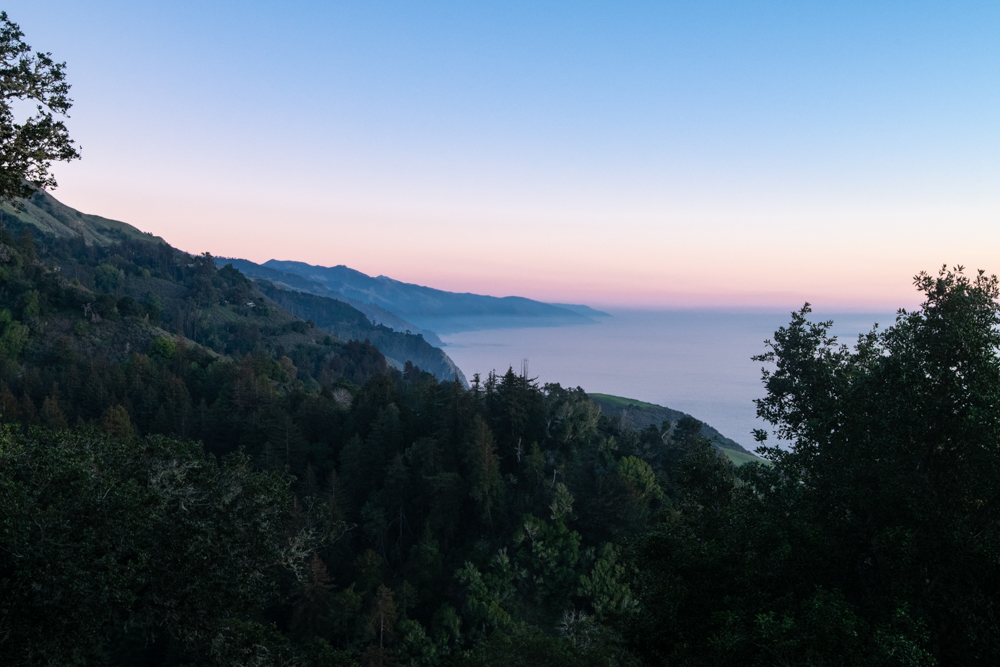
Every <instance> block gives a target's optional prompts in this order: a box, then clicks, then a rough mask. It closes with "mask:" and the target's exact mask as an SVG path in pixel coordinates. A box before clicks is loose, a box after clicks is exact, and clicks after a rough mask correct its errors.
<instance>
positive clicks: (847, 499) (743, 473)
mask: <svg viewBox="0 0 1000 667" xmlns="http://www.w3.org/2000/svg"><path fill="white" fill-rule="evenodd" d="M915 285H916V286H917V288H918V289H919V290H920V291H922V292H923V293H924V295H925V301H924V303H923V304H922V305H921V307H920V309H919V310H917V311H915V312H906V311H902V310H901V311H899V314H898V316H897V318H896V322H895V324H894V325H893V326H891V327H889V328H887V329H885V330H879V329H877V328H876V329H874V330H872V331H871V332H870V333H868V334H867V335H864V336H862V337H860V340H859V342H858V344H857V346H856V347H855V348H854V349H853V350H851V349H848V348H847V347H845V346H841V345H839V344H838V343H837V341H836V339H835V338H834V337H832V336H831V335H830V334H829V330H830V326H831V324H832V323H831V322H812V321H810V320H809V319H808V315H809V312H810V309H809V307H808V304H807V305H806V306H805V307H804V308H802V309H801V310H800V311H799V312H797V313H794V314H793V316H792V321H791V323H790V325H789V326H788V327H785V328H782V329H780V330H779V331H778V332H776V334H775V336H774V340H773V341H771V342H768V343H767V345H768V347H769V350H768V351H767V352H766V353H765V354H763V355H761V356H759V357H757V360H759V361H762V362H765V363H768V364H772V368H771V369H770V370H766V371H765V372H764V384H765V388H766V390H767V394H766V396H765V397H764V398H763V399H760V400H759V401H758V403H757V409H758V415H759V416H760V417H762V418H763V419H764V420H766V421H767V422H769V423H770V424H771V425H772V427H773V432H774V433H775V434H776V435H777V436H778V437H779V439H780V440H781V441H782V443H783V444H782V446H780V447H762V448H761V449H759V450H758V452H760V453H761V454H762V455H764V456H765V457H766V458H768V459H770V461H771V462H772V464H773V465H772V466H770V467H766V466H762V465H749V466H745V467H742V468H740V469H739V470H738V473H737V474H738V476H739V477H740V478H741V480H742V482H743V483H742V484H737V485H735V486H730V487H728V490H726V488H727V487H725V486H719V485H712V484H706V483H705V481H704V477H703V476H701V479H702V481H701V482H698V484H697V485H698V486H699V487H700V488H701V489H702V491H701V492H700V493H701V495H702V498H701V499H699V500H697V502H691V501H688V500H685V501H683V502H682V503H680V511H679V512H676V513H671V514H670V515H669V516H668V517H666V518H665V519H664V522H663V523H662V524H661V525H660V527H659V528H658V529H657V530H656V531H655V532H654V533H652V534H651V535H650V536H648V537H647V539H646V541H645V544H644V546H643V547H642V548H641V549H640V550H639V551H638V559H637V562H638V564H639V565H640V566H641V568H642V570H643V576H642V577H640V584H641V587H642V589H643V592H642V595H641V598H642V600H643V601H644V603H645V604H644V607H643V612H642V614H643V615H644V616H639V618H638V622H637V623H636V624H635V627H634V631H635V634H634V636H635V637H636V638H637V642H638V643H639V644H641V645H642V648H643V651H644V652H646V653H647V655H648V656H650V657H653V656H655V657H656V658H657V659H661V660H663V659H666V660H671V659H672V660H674V661H676V662H678V663H684V664H702V663H703V664H740V665H754V664H776V663H780V664H815V665H821V664H824V665H833V664H907V665H932V664H995V663H996V662H997V661H1000V631H998V629H997V628H998V626H997V624H996V617H997V612H998V610H997V607H996V602H995V601H996V600H997V599H998V595H1000V562H998V561H997V559H996V557H995V554H996V553H997V552H998V550H1000V411H998V407H1000V355H998V349H1000V331H998V326H1000V305H998V302H997V299H998V297H1000V289H998V283H997V279H996V278H995V277H988V276H986V275H985V274H983V273H982V272H980V273H979V274H978V275H976V276H975V277H973V278H969V277H968V276H966V275H965V274H964V273H963V270H962V268H961V267H958V268H956V269H954V270H951V271H949V270H946V269H942V270H941V272H940V273H939V274H938V275H937V276H936V277H934V276H929V275H927V274H924V273H922V274H920V275H918V276H916V278H915ZM766 435H767V434H766V433H764V432H758V438H759V440H760V441H762V442H763V441H764V440H765V439H766ZM697 479H699V478H698V477H696V478H695V481H697ZM712 486H715V487H716V488H717V489H719V490H720V491H722V492H721V493H715V495H714V496H711V497H708V496H704V494H705V492H706V490H708V489H709V488H710V487H712ZM690 497H692V498H697V494H695V495H692V496H690ZM706 601H708V602H706ZM642 633H647V635H646V636H645V637H643V636H642Z"/></svg>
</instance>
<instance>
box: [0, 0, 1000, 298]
mask: <svg viewBox="0 0 1000 667" xmlns="http://www.w3.org/2000/svg"><path fill="white" fill-rule="evenodd" d="M7 12H8V14H9V15H10V18H11V19H12V20H14V21H15V22H17V23H19V24H20V25H21V27H22V29H23V30H24V32H25V33H26V36H27V41H28V42H29V43H30V44H32V45H33V46H35V47H36V48H40V49H44V50H48V51H52V52H53V54H54V55H55V56H56V57H57V58H58V59H60V60H66V61H67V63H68V71H69V77H70V80H71V83H72V84H73V86H74V88H73V97H74V99H75V100H76V106H75V108H74V110H73V114H72V118H71V121H70V129H71V132H72V133H73V135H74V136H75V137H76V138H77V139H78V141H79V143H80V144H81V145H82V147H83V156H84V159H83V160H82V161H80V162H78V163H74V164H72V165H68V166H64V167H60V168H59V169H58V170H57V175H58V176H59V177H60V185H61V187H60V188H59V190H57V191H56V193H55V194H56V196H57V197H59V198H61V199H62V200H64V201H66V202H67V203H69V204H71V205H74V206H77V207H78V208H81V209H83V210H85V211H87V212H91V213H99V214H101V215H105V216H108V217H114V218H118V219H122V220H125V221H127V222H131V223H133V224H136V225H137V226H139V227H141V228H143V229H146V230H148V231H152V232H154V233H157V234H160V235H162V236H164V237H165V238H167V239H168V240H169V241H171V242H172V243H173V244H174V245H177V246H179V247H181V248H184V249H185V250H189V251H203V250H209V251H211V252H213V253H214V254H218V255H229V256H244V257H247V258H249V259H254V260H260V261H262V260H266V259H269V258H271V257H279V258H282V259H300V260H304V261H309V262H312V263H321V264H331V265H332V264H340V263H344V264H348V265H349V266H353V267H355V268H358V269H360V270H363V271H366V272H369V273H373V274H386V275H391V276H393V277H396V278H399V279H402V280H410V281H413V282H420V283H423V284H430V285H433V286H436V287H442V288H445V289H458V290H462V291H466V290H469V291H481V292H488V293H493V294H523V295H526V296H533V297H536V298H543V299H550V300H576V301H584V302H588V303H595V304H598V305H640V306H653V307H672V306H706V307H720V306H721V307H729V306H747V307H776V306H780V307H782V308H785V307H794V306H795V305H797V304H799V303H801V301H803V300H806V299H808V300H810V301H813V302H817V303H819V304H826V305H829V307H836V308H854V307H856V308H862V309H863V308H871V307H878V308H883V307H887V306H888V307H892V306H895V305H904V303H906V304H907V305H908V302H907V300H910V301H912V298H913V297H912V296H911V295H912V289H911V288H910V286H909V285H910V278H911V276H912V275H913V274H914V273H915V272H916V271H918V270H921V269H928V270H933V269H935V268H936V267H938V266H940V264H942V263H945V262H947V263H949V264H957V263H962V264H966V265H968V266H970V267H982V268H985V269H987V270H990V271H997V270H1000V262H997V259H998V248H1000V224H998V223H1000V160H998V157H997V156H998V155H1000V104H998V102H1000V85H998V84H1000V5H997V4H996V3H947V4H945V3H918V2H907V3H902V2H866V3H860V2H859V3H846V2H838V3H832V2H830V3H802V2H795V3H793V2H753V3H750V2H747V3H738V2H727V3H711V2H699V3H694V2H691V3H667V2H658V3H638V2H622V3H611V2H607V3H584V2H572V3H570V2H566V3H553V2H548V3H546V2H531V3H527V2H525V3H513V2H510V3H458V2H453V3H384V2H364V3H361V2H358V3H317V2H298V3H296V2H283V3H262V2H258V3H246V2H244V3H235V2H233V3H193V2H171V3H159V4H153V3H138V2H129V3H125V2H106V3H100V2H88V3H79V2H75V3H71V2H48V1H46V0H33V1H32V2H30V3H29V2H14V3H12V4H11V3H9V4H8V5H7Z"/></svg>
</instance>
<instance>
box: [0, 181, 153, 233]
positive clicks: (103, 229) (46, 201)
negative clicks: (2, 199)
mask: <svg viewBox="0 0 1000 667" xmlns="http://www.w3.org/2000/svg"><path fill="white" fill-rule="evenodd" d="M0 211H2V215H3V219H4V220H6V221H10V220H11V219H14V220H17V221H18V222H21V223H25V224H28V225H30V226H32V227H35V228H36V229H38V230H39V231H42V232H44V233H46V234H52V235H53V236H56V237H60V238H72V237H75V236H80V235H82V236H83V237H84V239H85V240H86V241H87V244H88V245H90V244H97V245H110V244H112V243H115V242H117V241H122V240H124V239H133V240H141V241H152V242H157V243H163V242H164V241H163V239H161V238H160V237H158V236H153V235H152V234H147V233H145V232H142V231H139V230H138V229H136V228H135V227H133V226H132V225H129V224H126V223H124V222H118V221H117V220H109V219H108V218H102V217H101V216H99V215H89V214H87V213H81V212H80V211H77V210H76V209H73V208H70V207H69V206H66V205H65V204H63V203H62V202H60V201H58V200H57V199H56V198H55V197H53V196H52V195H50V194H48V193H46V192H39V193H37V194H35V196H34V197H32V198H31V199H30V200H27V201H23V202H19V205H17V206H15V205H12V204H0Z"/></svg>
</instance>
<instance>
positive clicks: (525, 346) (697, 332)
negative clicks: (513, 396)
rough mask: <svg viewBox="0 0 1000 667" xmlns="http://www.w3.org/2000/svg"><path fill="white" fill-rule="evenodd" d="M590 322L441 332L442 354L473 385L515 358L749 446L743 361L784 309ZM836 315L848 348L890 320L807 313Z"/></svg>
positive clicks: (545, 374)
mask: <svg viewBox="0 0 1000 667" xmlns="http://www.w3.org/2000/svg"><path fill="white" fill-rule="evenodd" d="M609 312H611V314H612V315H613V316H612V317H610V318H606V319H602V320H600V321H599V322H597V323H594V324H586V325H580V326H564V327H536V328H523V329H490V330H484V331H469V332H462V333H457V334H447V335H442V336H441V339H442V340H443V341H444V342H445V343H446V345H447V347H445V352H447V353H448V356H450V357H451V358H452V360H454V361H455V363H456V364H458V366H459V368H461V369H462V371H463V372H464V373H465V375H466V377H468V378H469V379H470V381H471V379H472V376H473V374H474V373H480V374H481V375H482V376H483V377H485V376H486V374H487V373H489V371H490V370H493V369H496V371H497V372H498V373H503V372H505V371H506V370H507V368H508V367H513V368H514V370H515V371H520V368H521V361H522V359H527V360H528V372H529V375H530V376H531V377H537V378H538V382H539V383H545V382H558V383H560V384H561V385H562V386H564V387H577V386H579V387H582V388H583V389H584V390H585V391H587V392H594V393H603V394H614V395H616V396H626V397H628V398H635V399H639V400H641V401H647V402H649V403H656V404H658V405H664V406H667V407H670V408H673V409H675V410H682V411H684V412H687V413H689V414H691V415H693V416H695V417H697V418H698V419H700V420H702V421H704V422H706V423H708V424H710V425H712V426H714V427H715V428H716V429H718V430H719V432H721V433H722V434H723V435H725V436H727V437H729V438H732V439H733V440H735V441H736V442H738V443H740V444H741V445H743V446H744V447H746V448H747V449H750V450H751V451H752V450H753V448H754V447H755V446H756V445H755V443H754V441H753V436H752V435H751V431H752V429H754V428H763V427H764V426H765V425H764V424H763V423H762V422H760V421H759V420H757V419H756V412H755V407H754V404H753V399H755V398H760V397H761V396H763V393H764V391H763V386H762V384H761V381H760V376H761V366H762V364H760V363H758V362H754V361H751V357H752V356H753V355H755V354H760V353H762V352H764V351H765V349H766V348H765V347H764V340H765V339H770V338H773V335H774V332H775V330H776V329H778V327H781V326H784V325H786V324H788V321H789V320H790V315H789V313H746V312H715V311H627V310H615V311H609ZM813 319H817V320H826V319H832V320H834V326H833V329H832V332H833V333H834V334H836V335H837V336H838V337H839V340H840V342H843V343H846V344H848V345H853V344H854V342H855V341H856V339H857V335H858V334H859V333H861V332H865V331H868V330H869V329H871V326H872V324H874V323H875V322H878V323H879V325H880V327H885V326H888V325H890V324H892V323H893V322H894V320H895V315H893V314H858V313H850V314H839V315H838V314H826V313H819V314H814V315H813Z"/></svg>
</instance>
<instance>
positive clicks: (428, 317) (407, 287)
mask: <svg viewBox="0 0 1000 667" xmlns="http://www.w3.org/2000/svg"><path fill="white" fill-rule="evenodd" d="M263 266H265V267H267V268H271V269H277V270H279V271H282V272H285V273H292V274H295V275H298V276H301V277H302V278H305V279H307V280H309V281H312V282H315V283H319V284H322V285H325V286H326V287H327V288H329V289H331V290H333V291H335V292H338V293H340V294H343V295H344V296H346V297H350V298H352V299H357V300H358V301H362V302H365V303H372V304H375V305H377V306H380V307H382V308H384V309H385V310H388V311H390V312H392V313H395V314H396V315H398V316H400V317H402V318H403V319H405V320H407V321H409V322H413V323H414V324H416V325H417V326H419V327H421V328H423V329H430V330H433V331H437V332H438V333H455V332H459V331H474V330H477V329H493V328H510V327H526V326H563V325H570V324H586V323H588V322H593V321H594V320H593V319H592V318H591V317H589V316H588V315H585V314H583V313H581V312H578V310H577V309H578V308H579V307H577V306H574V307H561V306H555V305H552V304H548V303H542V302H540V301H533V300H532V299H526V298H524V297H519V296H508V297H495V296H484V295H480V294H470V293H463V294H459V293H456V292H446V291H444V290H439V289H434V288H432V287H424V286H422V285H414V284H411V283H404V282H401V281H398V280H393V279H392V278H388V277H386V276H378V277H374V278H373V277H371V276H369V275H366V274H364V273H361V272H360V271H355V270H354V269H351V268H349V267H346V266H334V267H325V266H312V265H310V264H305V263H303V262H290V261H279V260H274V259H272V260H269V261H267V262H265V263H264V264H263Z"/></svg>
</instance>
